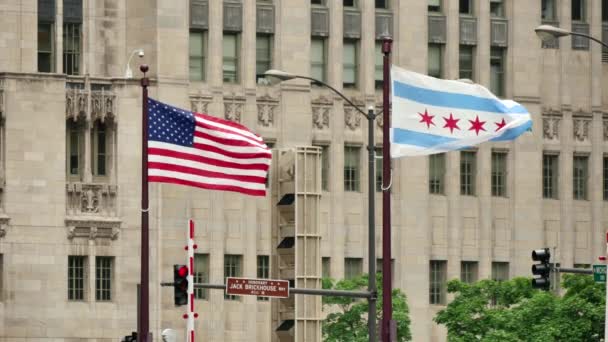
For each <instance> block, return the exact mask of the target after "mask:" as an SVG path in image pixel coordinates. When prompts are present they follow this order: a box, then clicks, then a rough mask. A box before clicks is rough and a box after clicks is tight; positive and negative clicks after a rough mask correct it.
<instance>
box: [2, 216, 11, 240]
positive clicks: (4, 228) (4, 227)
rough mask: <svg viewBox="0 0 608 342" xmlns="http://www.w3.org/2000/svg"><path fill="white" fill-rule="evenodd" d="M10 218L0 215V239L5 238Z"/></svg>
mask: <svg viewBox="0 0 608 342" xmlns="http://www.w3.org/2000/svg"><path fill="white" fill-rule="evenodd" d="M9 221H10V218H9V217H8V216H6V215H4V214H0V238H3V237H5V236H6V232H7V230H8V222H9Z"/></svg>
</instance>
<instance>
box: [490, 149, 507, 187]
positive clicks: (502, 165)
mask: <svg viewBox="0 0 608 342" xmlns="http://www.w3.org/2000/svg"><path fill="white" fill-rule="evenodd" d="M492 196H496V197H506V196H507V153H505V152H492Z"/></svg>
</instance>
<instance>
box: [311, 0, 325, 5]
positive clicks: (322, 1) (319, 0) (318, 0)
mask: <svg viewBox="0 0 608 342" xmlns="http://www.w3.org/2000/svg"><path fill="white" fill-rule="evenodd" d="M310 3H311V4H313V5H325V0H310Z"/></svg>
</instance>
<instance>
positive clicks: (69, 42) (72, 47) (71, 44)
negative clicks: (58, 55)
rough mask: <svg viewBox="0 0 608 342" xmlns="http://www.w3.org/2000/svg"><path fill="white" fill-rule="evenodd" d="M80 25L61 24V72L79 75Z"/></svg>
mask: <svg viewBox="0 0 608 342" xmlns="http://www.w3.org/2000/svg"><path fill="white" fill-rule="evenodd" d="M81 27H82V24H81V23H64V24H63V72H64V73H66V74H68V75H78V74H80V51H81V43H82V35H81Z"/></svg>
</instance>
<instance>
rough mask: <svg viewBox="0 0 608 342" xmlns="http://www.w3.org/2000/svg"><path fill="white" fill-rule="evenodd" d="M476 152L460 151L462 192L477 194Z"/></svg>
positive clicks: (462, 193) (463, 193)
mask: <svg viewBox="0 0 608 342" xmlns="http://www.w3.org/2000/svg"><path fill="white" fill-rule="evenodd" d="M476 159H477V154H476V153H475V152H468V151H462V152H460V194H461V195H470V196H474V195H475V176H476V169H477V163H476Z"/></svg>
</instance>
